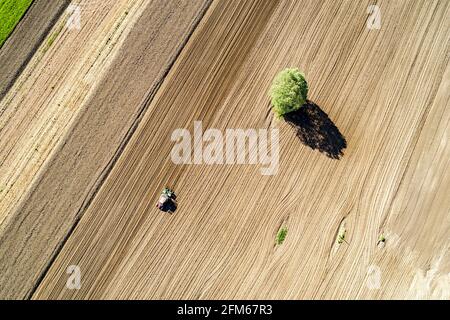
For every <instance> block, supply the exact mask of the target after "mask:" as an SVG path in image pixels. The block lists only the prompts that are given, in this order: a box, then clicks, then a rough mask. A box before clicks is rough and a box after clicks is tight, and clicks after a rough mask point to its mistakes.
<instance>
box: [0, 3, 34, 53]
mask: <svg viewBox="0 0 450 320" xmlns="http://www.w3.org/2000/svg"><path fill="white" fill-rule="evenodd" d="M32 2H33V0H0V47H2V46H3V44H4V43H5V41H6V39H8V37H9V35H10V34H11V32H12V31H13V30H14V28H15V27H16V25H17V24H18V23H19V21H20V19H21V18H22V17H23V15H24V14H25V12H26V11H27V9H28V7H29V6H30V5H31V3H32Z"/></svg>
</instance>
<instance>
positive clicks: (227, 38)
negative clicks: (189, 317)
mask: <svg viewBox="0 0 450 320" xmlns="http://www.w3.org/2000/svg"><path fill="white" fill-rule="evenodd" d="M78 2H79V3H78V4H79V5H80V6H81V8H87V5H88V4H87V3H84V2H83V1H78ZM371 4H372V3H371V2H370V1H357V2H356V1H355V2H353V1H331V0H330V1H328V0H327V1H288V0H285V1H283V0H280V1H273V0H272V1H270V0H267V1H264V0H258V1H257V0H253V1H248V0H245V1H244V0H232V1H224V0H213V1H206V0H198V1H169V2H167V3H166V2H165V1H164V5H163V3H162V1H157V0H142V1H125V0H123V1H122V0H121V1H112V2H111V3H108V2H106V1H102V2H99V3H97V4H96V5H95V6H94V5H93V4H92V3H91V6H94V7H91V9H90V10H84V11H83V10H82V14H81V17H82V19H81V29H80V30H73V29H68V28H67V15H69V14H70V13H67V12H66V13H65V14H62V16H61V17H60V20H59V21H58V22H56V24H55V26H54V27H53V32H58V34H57V36H53V37H54V39H53V38H52V34H54V33H53V32H52V31H50V33H49V35H48V37H47V38H46V40H44V41H43V43H42V45H41V47H40V48H39V49H38V50H37V51H36V53H35V54H34V56H33V58H32V59H31V60H30V62H29V63H28V65H27V67H26V68H25V71H24V72H22V73H21V75H20V76H19V77H18V78H17V80H16V81H15V83H14V85H13V86H12V87H11V89H10V90H9V91H8V93H7V94H6V95H5V97H4V98H3V99H2V100H1V101H0V110H1V112H2V113H1V114H0V130H1V132H2V136H1V138H0V145H1V146H2V148H1V149H0V157H1V158H0V160H1V162H0V168H1V172H0V183H2V185H1V187H2V188H3V191H2V192H1V193H0V208H1V212H0V223H1V224H0V241H1V243H2V245H1V247H0V297H6V298H10V297H16V298H33V299H46V298H56V299H70V298H77V299H80V298H81V299H94V298H95V299H97V298H120V299H129V298H138V299H143V298H185V299H186V298H192V299H198V298H200V299H207V298H242V299H252V298H280V299H299V298H316V299H319V298H331V299H335V298H344V299H348V298H385V299H386V298H399V299H408V298H422V299H425V298H441V299H448V298H449V297H450V287H449V283H450V273H449V272H450V259H449V244H450V242H449V240H450V239H449V234H450V221H449V217H450V197H449V196H448V194H449V193H450V170H448V168H449V167H450V145H449V143H448V138H449V133H450V130H449V126H450V122H449V121H450V105H449V104H450V103H449V98H450V97H449V95H450V90H449V84H450V69H449V66H448V65H449V39H448V30H449V27H450V3H449V2H448V1H445V0H436V1H413V0H409V1H408V0H407V1H378V2H377V5H378V8H379V10H380V11H379V12H380V13H381V21H379V25H377V21H375V20H376V19H375V18H377V17H375V16H374V14H375V13H373V11H370V12H368V6H369V5H371ZM64 19H66V20H64ZM374 19H375V20H374ZM61 26H62V27H61ZM13 36H14V34H13ZM49 41H50V43H51V45H50V46H49ZM0 53H1V51H0ZM286 67H298V68H299V69H301V70H303V71H304V72H305V75H306V79H307V80H308V83H309V97H308V98H309V100H310V101H311V102H310V103H309V104H308V106H307V108H306V109H304V110H305V115H304V117H306V118H304V119H303V120H302V121H303V122H302V123H303V125H306V124H308V125H310V126H314V125H317V123H318V122H319V120H318V119H319V117H321V118H320V119H326V120H327V121H329V122H326V121H325V122H323V123H324V124H327V125H326V126H325V125H324V126H321V127H320V126H318V127H317V128H315V130H316V131H314V132H315V133H316V134H317V139H318V140H317V141H319V142H317V141H316V142H314V141H313V140H312V139H309V138H310V134H311V133H310V132H309V131H307V130H306V131H302V132H300V133H299V134H298V135H297V134H296V131H295V130H294V128H293V127H292V126H290V125H289V124H288V123H286V122H285V121H283V120H281V119H276V118H274V117H273V114H272V112H271V111H270V100H269V97H268V91H269V87H270V84H271V82H272V80H273V78H274V77H275V75H276V74H277V73H278V72H279V71H280V70H282V69H284V68H286ZM320 110H321V111H320ZM314 117H316V118H314ZM327 117H329V118H327ZM55 118H56V119H55ZM314 119H315V121H313V120H314ZM291 120H293V121H294V120H295V119H293V118H291ZM309 120H311V121H309ZM331 121H332V122H331ZM333 123H334V125H335V126H336V127H334V125H333V126H332V124H333ZM334 128H338V129H339V131H340V132H341V133H342V134H343V136H345V139H346V148H345V149H343V150H342V151H343V155H339V154H334V157H333V154H332V153H333V151H334V150H335V148H333V146H329V148H327V146H326V143H327V142H326V141H325V142H323V137H324V136H326V134H330V132H334V131H330V130H331V129H333V130H334ZM208 129H215V131H214V132H215V134H216V136H217V137H219V140H220V141H222V142H223V143H222V147H223V150H224V155H223V157H218V158H217V159H216V160H217V161H216V163H214V164H213V163H211V161H208V160H207V157H206V156H205V154H206V153H205V152H207V151H208V150H209V149H208V143H207V141H206V140H207V138H205V134H206V135H207V134H208V132H209V133H211V132H212V131H211V130H209V131H208ZM233 129H234V130H233ZM240 129H242V130H254V131H255V132H257V133H259V134H260V136H259V140H258V143H257V145H256V146H255V145H253V149H252V148H249V150H248V154H249V155H250V154H252V153H253V154H256V155H257V156H256V159H257V160H256V161H255V163H251V161H242V162H243V163H236V162H233V161H231V160H230V161H227V160H229V159H227V158H226V155H225V153H227V152H225V151H226V150H227V148H229V147H230V146H229V141H228V140H227V132H228V133H230V132H236V130H240ZM227 130H228V131H227ZM202 134H203V135H202ZM264 134H265V135H266V136H267V137H268V145H267V149H268V151H269V153H270V151H272V153H271V155H272V157H270V156H269V157H268V159H267V157H266V159H265V160H267V161H266V162H265V163H261V162H262V159H263V158H264V157H263V156H264V152H261V150H262V149H263V148H262V144H261V140H262V138H261V137H263V136H264ZM183 135H184V137H190V138H191V139H187V140H186V141H188V142H189V143H188V148H189V149H190V150H191V151H192V153H193V156H192V157H191V158H184V159H182V160H184V161H174V147H175V148H176V147H177V146H178V147H179V142H180V139H181V137H182V136H183ZM174 137H175V138H179V140H178V141H174V140H176V139H174ZM196 137H200V139H196ZM333 137H334V138H335V136H333ZM202 138H203V140H201V139H202ZM274 141H279V149H277V148H276V147H274ZM330 141H332V142H333V141H334V143H336V141H338V140H333V139H331V140H330ZM308 142H310V143H308ZM332 142H328V143H329V144H332ZM177 143H178V144H177ZM308 144H309V145H310V146H316V149H315V150H313V149H312V148H310V147H309V146H308ZM324 144H325V145H324ZM317 146H319V148H317ZM320 147H323V148H320ZM319 149H322V151H324V152H320V150H319ZM230 150H231V149H230ZM256 151H257V152H256ZM277 152H278V153H277ZM330 153H331V154H330ZM274 154H277V155H278V156H279V157H275V156H274ZM336 158H339V159H336ZM230 159H231V158H230ZM178 160H180V159H178ZM247 160H248V159H247ZM270 169H274V170H270ZM164 187H170V188H172V189H173V190H174V191H175V192H176V194H177V203H178V206H177V208H176V210H175V212H173V213H172V214H170V213H165V212H162V211H160V210H158V209H157V208H156V207H155V204H156V201H157V200H158V197H159V195H160V193H161V191H162V190H163V188H164ZM280 230H282V233H284V236H285V238H284V241H278V243H277V241H276V238H277V235H279V233H280ZM286 230H287V232H286ZM281 242H282V243H281ZM70 266H77V267H79V270H80V272H81V283H80V287H79V289H76V290H74V289H73V288H71V287H70V285H69V286H68V279H69V277H70V276H71V275H70V274H68V273H67V270H68V268H69V270H72V271H73V270H74V269H73V267H70ZM69 273H70V272H69Z"/></svg>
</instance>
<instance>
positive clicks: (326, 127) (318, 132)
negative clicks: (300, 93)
mask: <svg viewBox="0 0 450 320" xmlns="http://www.w3.org/2000/svg"><path fill="white" fill-rule="evenodd" d="M284 119H285V120H286V122H287V123H288V124H289V125H291V126H292V127H294V129H295V130H296V135H297V137H298V138H299V139H300V141H301V142H302V143H303V144H304V145H306V146H308V147H310V148H311V149H313V150H315V149H317V150H319V151H320V152H322V153H324V154H326V155H327V156H328V157H330V158H332V159H340V158H341V156H343V155H344V153H343V150H344V149H345V148H346V147H347V141H346V140H345V137H344V136H343V135H342V134H341V132H340V131H339V129H338V128H337V127H336V125H335V124H334V123H333V121H331V119H330V118H329V117H328V115H327V114H326V113H325V112H324V111H323V110H322V109H320V107H319V106H318V105H316V104H315V103H314V102H311V101H309V100H308V101H306V103H305V104H304V105H303V106H302V107H301V108H300V109H299V110H297V111H294V112H290V113H287V114H285V115H284Z"/></svg>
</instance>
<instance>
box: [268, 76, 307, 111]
mask: <svg viewBox="0 0 450 320" xmlns="http://www.w3.org/2000/svg"><path fill="white" fill-rule="evenodd" d="M307 95H308V83H307V82H306V80H305V76H304V74H303V73H302V72H300V71H299V70H298V69H297V68H287V69H284V70H283V71H281V72H280V73H279V74H278V75H277V76H276V77H275V79H274V80H273V82H272V86H271V88H270V98H271V100H272V106H273V107H272V108H273V111H274V112H275V114H276V115H277V117H278V118H280V117H282V116H283V115H284V114H286V113H289V112H292V111H296V110H298V109H300V107H301V106H302V105H304V104H305V102H306V98H307Z"/></svg>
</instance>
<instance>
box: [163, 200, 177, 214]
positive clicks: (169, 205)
mask: <svg viewBox="0 0 450 320" xmlns="http://www.w3.org/2000/svg"><path fill="white" fill-rule="evenodd" d="M161 210H162V211H164V212H168V213H170V214H172V213H175V211H176V210H177V203H176V202H175V201H174V200H168V201H167V202H166V203H165V204H164V205H163V207H162V208H161Z"/></svg>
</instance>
